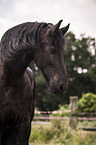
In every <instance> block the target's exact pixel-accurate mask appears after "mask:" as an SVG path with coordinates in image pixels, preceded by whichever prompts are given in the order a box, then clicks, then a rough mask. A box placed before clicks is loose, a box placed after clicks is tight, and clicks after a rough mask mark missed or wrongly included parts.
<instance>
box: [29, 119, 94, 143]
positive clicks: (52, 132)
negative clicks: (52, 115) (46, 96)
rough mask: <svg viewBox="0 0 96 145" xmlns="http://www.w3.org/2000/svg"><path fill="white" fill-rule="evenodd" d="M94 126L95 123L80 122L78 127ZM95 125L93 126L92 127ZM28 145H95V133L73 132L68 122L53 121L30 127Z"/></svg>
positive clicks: (77, 130)
mask: <svg viewBox="0 0 96 145" xmlns="http://www.w3.org/2000/svg"><path fill="white" fill-rule="evenodd" d="M90 123H91V126H95V125H96V122H95V123H93V122H86V123H84V122H80V123H79V124H80V126H83V125H84V126H85V124H87V125H86V126H88V125H90ZM93 124H95V125H93ZM32 128H33V129H32V133H31V136H30V145H90V144H91V145H96V132H86V131H82V130H79V129H76V130H73V129H71V128H70V127H69V122H68V121H64V120H53V121H52V123H51V124H48V125H32Z"/></svg>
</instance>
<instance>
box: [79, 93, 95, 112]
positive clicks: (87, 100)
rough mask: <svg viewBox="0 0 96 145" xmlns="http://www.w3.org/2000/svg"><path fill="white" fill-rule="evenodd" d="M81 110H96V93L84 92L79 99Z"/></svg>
mask: <svg viewBox="0 0 96 145" xmlns="http://www.w3.org/2000/svg"><path fill="white" fill-rule="evenodd" d="M79 111H81V112H96V95H95V94H93V93H87V94H83V95H82V98H81V99H80V100H79Z"/></svg>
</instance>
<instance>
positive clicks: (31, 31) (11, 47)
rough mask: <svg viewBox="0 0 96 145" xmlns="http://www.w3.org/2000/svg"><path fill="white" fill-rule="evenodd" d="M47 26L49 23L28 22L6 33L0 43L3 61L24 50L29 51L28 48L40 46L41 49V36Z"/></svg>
mask: <svg viewBox="0 0 96 145" xmlns="http://www.w3.org/2000/svg"><path fill="white" fill-rule="evenodd" d="M47 25H48V24H47V23H37V22H34V23H32V22H27V23H23V24H20V25H17V26H15V27H13V28H11V29H9V30H8V31H6V32H5V34H4V35H3V37H2V39H1V42H0V55H1V56H0V58H1V61H3V59H4V58H10V57H12V55H14V54H16V53H18V51H20V49H22V48H23V49H24V48H25V49H27V48H28V46H31V47H32V46H33V47H37V46H38V45H39V47H40V42H39V34H40V31H41V29H42V28H43V27H46V26H47ZM26 46H27V47H26Z"/></svg>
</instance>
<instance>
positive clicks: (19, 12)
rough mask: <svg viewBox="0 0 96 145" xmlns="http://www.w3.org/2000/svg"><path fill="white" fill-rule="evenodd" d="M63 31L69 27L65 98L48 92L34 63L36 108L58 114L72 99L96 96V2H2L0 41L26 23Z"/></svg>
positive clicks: (22, 0)
mask: <svg viewBox="0 0 96 145" xmlns="http://www.w3.org/2000/svg"><path fill="white" fill-rule="evenodd" d="M60 19H63V22H62V25H61V27H64V26H65V25H67V24H68V23H70V29H69V32H68V33H67V34H66V38H67V43H68V45H67V50H66V53H65V56H64V59H65V64H66V68H67V74H68V84H69V85H68V89H67V91H66V92H65V93H64V94H62V95H54V94H51V93H50V92H48V91H47V89H46V82H45V80H44V78H43V76H42V75H41V72H40V71H39V70H38V68H37V67H36V65H35V64H34V63H31V64H30V67H31V68H32V70H33V71H34V73H35V78H36V85H37V87H36V107H37V108H38V110H55V109H58V107H59V106H60V105H64V104H69V97H70V96H78V97H79V98H81V97H82V94H83V93H88V92H91V93H96V45H95V41H96V40H95V38H96V0H0V39H1V37H2V35H3V34H4V32H5V31H6V30H8V29H9V28H11V27H13V26H15V25H17V24H20V23H23V22H29V21H31V22H34V21H38V22H48V23H53V24H56V23H57V22H58V21H59V20H60Z"/></svg>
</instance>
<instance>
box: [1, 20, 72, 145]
mask: <svg viewBox="0 0 96 145" xmlns="http://www.w3.org/2000/svg"><path fill="white" fill-rule="evenodd" d="M61 22H62V20H61V21H59V22H58V23H57V24H56V25H52V24H48V23H37V22H35V23H32V22H27V23H23V24H20V25H18V26H15V27H13V28H11V29H10V30H8V31H7V32H6V33H5V34H4V35H3V37H2V39H1V42H0V145H28V140H29V136H30V131H31V121H32V119H33V116H34V100H35V98H34V97H35V95H34V94H35V85H34V75H33V72H32V70H31V69H29V68H28V65H29V64H30V62H31V61H32V60H34V62H35V63H36V64H37V66H38V67H39V68H40V70H41V71H42V73H43V74H44V76H45V79H46V81H47V83H48V88H49V90H50V91H51V92H53V93H63V91H64V90H66V88H67V74H66V68H65V65H64V55H63V54H64V51H65V49H66V42H65V37H64V34H65V33H66V32H67V30H68V28H69V24H68V25H67V26H66V27H64V28H61V29H59V27H60V24H61Z"/></svg>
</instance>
